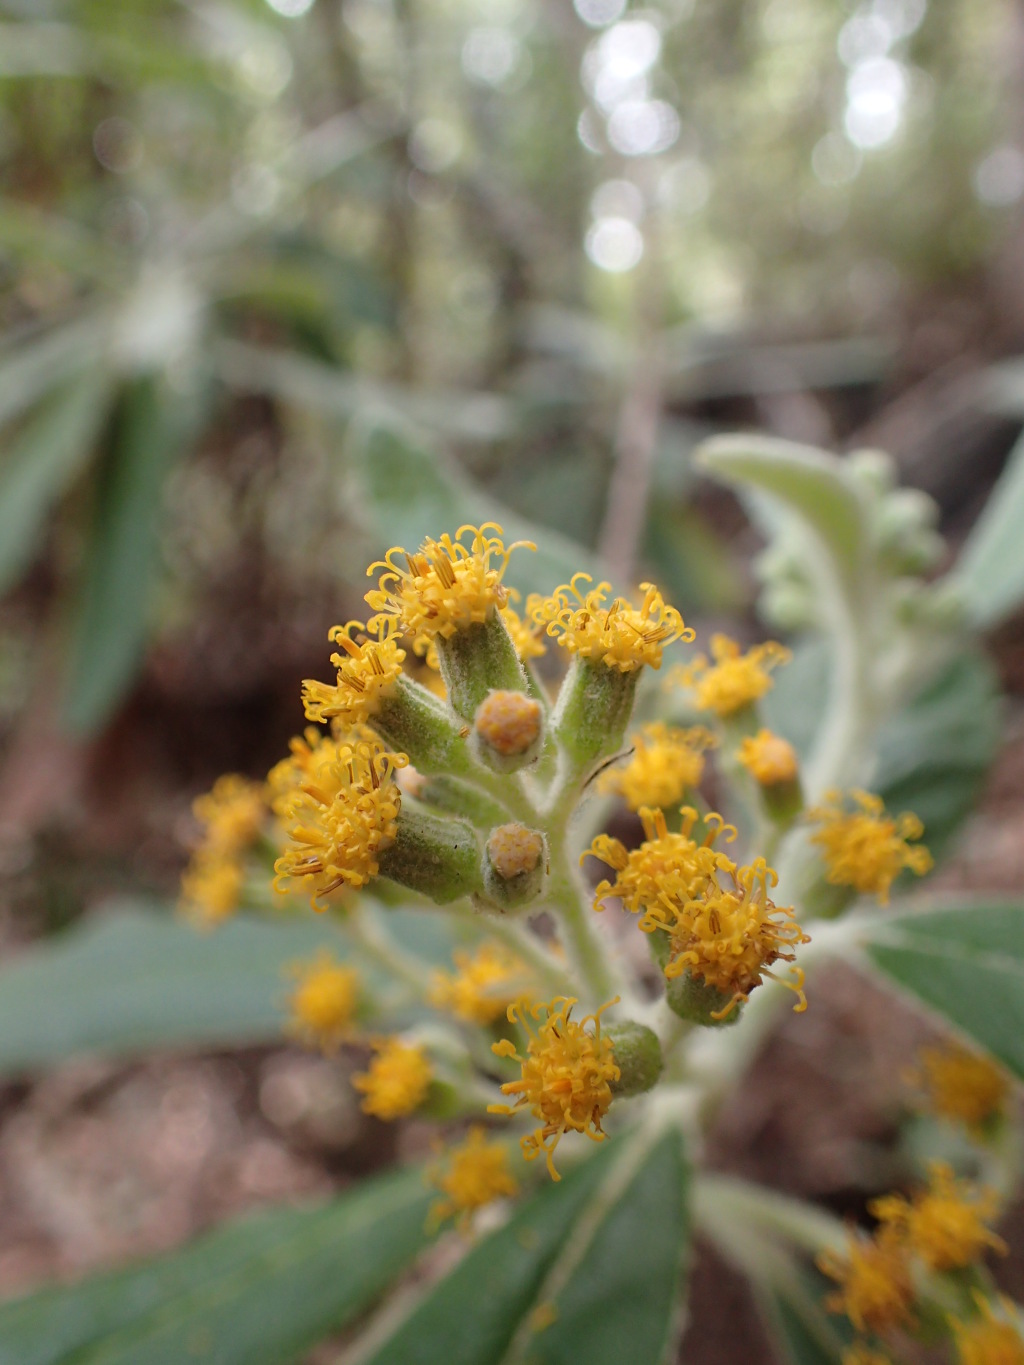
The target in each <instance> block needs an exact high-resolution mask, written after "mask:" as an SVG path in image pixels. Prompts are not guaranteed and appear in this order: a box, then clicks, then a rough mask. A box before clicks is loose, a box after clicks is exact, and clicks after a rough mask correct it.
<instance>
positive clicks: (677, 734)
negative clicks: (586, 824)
mask: <svg viewBox="0 0 1024 1365" xmlns="http://www.w3.org/2000/svg"><path fill="white" fill-rule="evenodd" d="M717 743H718V741H717V740H716V739H715V736H714V735H713V734H712V733H711V731H710V730H707V729H705V727H704V726H703V725H695V726H693V727H692V728H691V729H689V730H681V729H679V728H678V727H677V726H674V725H666V724H665V723H664V722H663V721H660V720H657V721H653V722H652V723H651V724H650V725H645V726H643V728H642V729H641V730H639V731H638V732H637V733H636V734H634V735H632V736H631V744H632V753H631V754H630V756H629V758H628V760H627V761H626V762H625V763H623V764H620V765H616V766H615V767H614V768H608V769H606V770H605V772H603V773H602V774H601V776H600V778H599V779H598V789H599V790H600V791H603V792H611V793H614V794H615V795H617V796H621V797H622V799H623V800H624V801H625V803H626V805H627V806H629V808H630V810H635V811H638V810H640V808H641V807H642V806H661V807H666V806H677V805H678V804H679V802H680V801H681V800H682V799H683V795H684V794H685V793H686V792H687V791H688V790H692V789H693V788H694V787H696V786H698V784H699V783H700V780H701V778H702V777H703V775H704V750H705V749H712V748H714V746H715V745H716V744H717Z"/></svg>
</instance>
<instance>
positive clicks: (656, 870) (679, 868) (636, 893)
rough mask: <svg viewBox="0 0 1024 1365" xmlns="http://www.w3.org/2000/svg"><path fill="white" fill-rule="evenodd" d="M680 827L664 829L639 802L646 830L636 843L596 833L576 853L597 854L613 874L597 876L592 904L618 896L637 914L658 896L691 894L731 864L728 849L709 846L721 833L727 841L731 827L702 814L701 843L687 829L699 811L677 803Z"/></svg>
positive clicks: (659, 816)
mask: <svg viewBox="0 0 1024 1365" xmlns="http://www.w3.org/2000/svg"><path fill="white" fill-rule="evenodd" d="M681 813H682V827H681V829H680V830H679V831H678V832H675V831H673V832H672V833H669V831H668V828H667V826H666V823H665V815H664V813H663V812H662V811H660V810H653V809H648V808H647V807H646V806H641V808H640V811H639V815H640V820H641V822H642V824H643V827H644V834H645V835H646V836H647V837H646V839H645V840H644V842H643V843H642V844H641V845H640V847H639V848H634V849H629V850H627V848H626V846H625V844H623V843H621V842H620V841H619V840H618V839H613V838H611V837H610V836H609V835H607V834H599V835H598V836H597V838H596V839H595V840H594V842H593V843H592V844H591V846H590V848H589V849H587V851H586V853H584V854H583V855H582V857H581V859H580V861H581V862H582V861H583V858H587V857H592V858H599V859H600V860H601V862H603V863H607V864H608V866H609V867H610V868H612V869H613V870H614V872H615V874H616V876H615V880H614V881H607V880H606V881H602V882H599V883H598V885H597V886H596V887H595V889H594V909H595V910H601V909H603V902H604V901H605V900H607V899H608V898H609V897H610V896H618V897H619V898H620V899H621V900H622V904H623V908H624V909H626V910H629V911H631V912H632V913H634V914H636V913H638V912H639V911H641V910H646V909H648V908H649V907H651V906H655V905H658V904H659V903H660V902H661V900H662V897H664V896H668V897H671V898H673V899H680V900H690V899H692V898H693V897H695V896H699V895H700V894H701V893H702V892H703V891H704V889H705V888H706V887H707V886H708V883H709V881H710V878H711V876H712V874H713V873H714V872H715V871H716V870H718V869H720V868H723V869H731V868H733V867H735V864H734V863H733V861H732V859H731V858H730V857H729V855H728V854H727V853H723V852H722V851H721V850H720V849H716V848H715V847H714V842H715V840H716V839H717V838H719V837H720V836H722V837H724V838H725V840H726V841H727V842H729V843H731V842H732V841H733V840H734V839H735V838H736V829H735V827H734V826H733V825H727V824H726V823H725V821H724V820H723V819H722V817H721V816H720V815H718V814H717V813H716V812H715V811H711V812H710V813H709V814H708V815H705V816H704V817H703V824H704V828H705V834H704V838H703V840H702V841H701V842H700V843H697V841H696V840H695V839H693V838H691V835H692V833H693V830H694V826H695V825H696V824H697V822H698V820H700V819H701V817H700V816H699V815H698V814H697V812H696V810H694V808H693V807H692V806H683V807H682V812H681Z"/></svg>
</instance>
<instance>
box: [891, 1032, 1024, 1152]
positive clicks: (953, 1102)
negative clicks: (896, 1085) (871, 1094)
mask: <svg viewBox="0 0 1024 1365" xmlns="http://www.w3.org/2000/svg"><path fill="white" fill-rule="evenodd" d="M918 1062H919V1069H918V1070H915V1071H912V1072H911V1073H910V1075H909V1076H908V1077H907V1079H908V1081H909V1082H910V1084H911V1085H915V1086H917V1087H918V1089H919V1090H920V1091H921V1094H922V1098H923V1100H924V1103H925V1106H926V1107H927V1108H928V1109H930V1110H931V1112H932V1113H933V1114H935V1115H937V1116H938V1117H939V1118H943V1119H949V1120H951V1121H953V1122H955V1123H962V1124H963V1125H964V1126H965V1127H966V1128H967V1129H968V1130H969V1131H970V1132H971V1133H973V1134H974V1135H975V1136H979V1135H980V1134H981V1133H982V1131H983V1130H984V1128H985V1126H986V1124H987V1123H988V1122H989V1121H990V1120H991V1119H994V1118H996V1117H998V1116H999V1115H1001V1114H1004V1113H1005V1112H1006V1104H1007V1100H1008V1098H1009V1094H1010V1083H1009V1081H1008V1079H1007V1076H1006V1073H1005V1072H1004V1071H1003V1070H1002V1068H1001V1067H999V1066H997V1065H996V1063H995V1062H993V1061H991V1060H990V1059H989V1058H988V1057H982V1056H980V1055H979V1054H978V1053H976V1052H970V1051H969V1050H968V1049H967V1048H965V1047H961V1046H960V1045H959V1044H957V1043H952V1044H948V1045H947V1046H945V1047H932V1048H922V1050H921V1052H920V1054H919V1056H918Z"/></svg>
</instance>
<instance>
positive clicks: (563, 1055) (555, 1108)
mask: <svg viewBox="0 0 1024 1365" xmlns="http://www.w3.org/2000/svg"><path fill="white" fill-rule="evenodd" d="M615 1003H616V1000H610V1001H609V1002H608V1004H606V1005H602V1006H601V1008H600V1009H599V1010H598V1011H597V1012H596V1013H595V1014H591V1015H588V1016H587V1017H586V1018H585V1019H582V1020H581V1021H580V1022H579V1023H577V1022H576V1021H575V1020H574V1019H572V1018H570V1015H571V1013H572V1008H573V1006H574V1005H575V1004H576V1001H575V1000H572V999H569V998H567V997H565V996H556V997H555V999H554V1000H552V1001H551V1002H550V1003H549V1004H534V1003H533V1002H532V1001H531V1000H529V999H525V998H524V999H521V1000H519V1001H517V1003H516V1004H514V1005H509V1007H508V1019H509V1022H510V1023H513V1024H516V1023H518V1024H521V1025H522V1027H523V1028H524V1029H525V1030H526V1032H527V1034H528V1037H529V1041H528V1043H527V1047H526V1055H525V1056H522V1055H521V1054H520V1053H519V1052H517V1051H516V1047H515V1044H514V1043H511V1042H509V1041H508V1039H503V1040H502V1041H501V1042H499V1043H494V1044H493V1046H492V1049H491V1050H492V1051H493V1052H495V1053H496V1054H497V1055H498V1056H499V1057H510V1058H512V1059H514V1060H515V1061H517V1062H518V1063H519V1064H520V1067H521V1069H522V1070H521V1075H520V1077H519V1079H518V1080H516V1081H507V1082H506V1083H505V1084H504V1085H503V1086H502V1087H501V1089H502V1092H503V1093H504V1094H506V1095H517V1096H518V1099H517V1100H516V1102H515V1103H514V1104H512V1105H507V1104H491V1105H488V1112H489V1113H492V1114H518V1113H519V1112H520V1111H521V1110H524V1109H529V1110H530V1111H531V1113H532V1114H533V1116H534V1118H536V1119H539V1120H540V1125H539V1127H537V1128H536V1129H535V1130H534V1131H533V1132H532V1133H528V1134H527V1135H526V1136H525V1137H524V1138H522V1139H521V1142H520V1145H521V1147H522V1149H523V1155H524V1157H525V1158H526V1160H527V1161H532V1160H534V1159H535V1158H536V1157H538V1156H539V1155H540V1153H541V1152H543V1153H544V1155H545V1158H546V1160H547V1167H548V1174H549V1175H550V1176H551V1179H552V1180H560V1179H561V1177H560V1176H559V1174H558V1172H557V1171H556V1170H555V1163H554V1155H555V1148H556V1147H557V1146H558V1144H559V1142H560V1141H561V1139H562V1136H563V1135H564V1134H565V1133H567V1132H574V1133H585V1134H586V1135H587V1137H589V1138H591V1139H593V1141H595V1142H602V1141H603V1140H604V1137H605V1134H604V1132H603V1131H602V1129H601V1120H602V1118H603V1117H604V1115H605V1114H606V1113H607V1112H608V1108H609V1106H610V1105H611V1102H612V1089H611V1087H612V1082H614V1081H617V1080H618V1079H619V1076H620V1072H619V1068H618V1067H617V1066H616V1064H615V1051H614V1048H613V1047H612V1044H611V1041H610V1040H609V1039H608V1038H607V1037H604V1036H602V1034H601V1015H602V1014H603V1013H604V1011H605V1010H606V1009H608V1008H609V1007H610V1006H611V1005H614V1004H615ZM542 1015H543V1016H545V1017H544V1022H543V1023H542V1024H541V1025H540V1027H539V1028H535V1027H534V1026H533V1023H532V1022H531V1021H536V1020H539V1019H540V1018H541V1016H542ZM588 1023H592V1024H593V1025H594V1031H593V1032H592V1033H588V1032H587V1030H586V1027H585V1026H586V1025H587V1024H588Z"/></svg>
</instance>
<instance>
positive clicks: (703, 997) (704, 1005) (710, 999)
mask: <svg viewBox="0 0 1024 1365" xmlns="http://www.w3.org/2000/svg"><path fill="white" fill-rule="evenodd" d="M732 998H733V996H732V992H731V991H720V990H719V989H718V987H717V986H709V985H708V984H707V982H705V981H698V980H697V979H696V978H695V977H692V976H690V974H689V972H683V973H682V974H681V975H680V976H677V977H674V978H673V979H672V980H671V981H666V982H665V1002H666V1004H667V1005H668V1007H669V1009H670V1010H672V1011H673V1013H674V1014H678V1015H679V1017H680V1019H688V1020H689V1021H690V1022H691V1023H694V1024H703V1025H704V1026H705V1027H707V1028H724V1027H726V1026H727V1025H729V1024H735V1022H736V1020H737V1019H738V1018H739V1017H740V1009H739V1008H736V1009H732V1010H729V1013H728V1014H726V1015H724V1017H723V1018H720V1019H716V1018H714V1016H715V1015H716V1014H722V1013H723V1011H724V1010H726V1009H727V1008H728V1006H729V1002H730V1001H731V1000H732Z"/></svg>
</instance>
